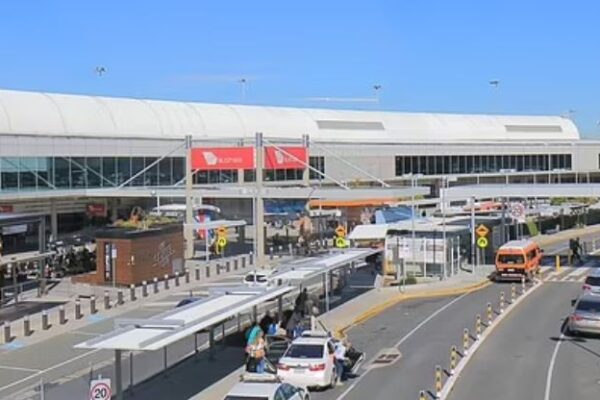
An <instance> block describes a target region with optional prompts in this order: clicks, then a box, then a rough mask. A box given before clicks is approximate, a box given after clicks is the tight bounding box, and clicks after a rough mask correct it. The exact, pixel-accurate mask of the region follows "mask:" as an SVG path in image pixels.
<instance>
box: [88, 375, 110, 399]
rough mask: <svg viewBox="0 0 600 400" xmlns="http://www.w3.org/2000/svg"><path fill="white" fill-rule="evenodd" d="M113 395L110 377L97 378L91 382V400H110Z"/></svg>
mask: <svg viewBox="0 0 600 400" xmlns="http://www.w3.org/2000/svg"><path fill="white" fill-rule="evenodd" d="M111 397H112V390H111V389H110V379H96V380H93V381H91V382H90V400H110V398H111Z"/></svg>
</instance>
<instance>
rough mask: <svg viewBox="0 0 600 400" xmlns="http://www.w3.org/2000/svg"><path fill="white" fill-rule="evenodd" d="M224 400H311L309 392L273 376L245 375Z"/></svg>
mask: <svg viewBox="0 0 600 400" xmlns="http://www.w3.org/2000/svg"><path fill="white" fill-rule="evenodd" d="M224 400H310V395H309V394H308V390H306V389H305V388H299V387H296V386H292V385H290V384H289V383H283V382H281V380H280V379H279V378H278V377H277V376H275V375H271V374H253V373H249V374H244V375H242V380H241V382H240V383H238V384H236V385H235V386H234V387H233V388H232V389H231V390H230V391H229V393H228V394H227V396H225V399H224Z"/></svg>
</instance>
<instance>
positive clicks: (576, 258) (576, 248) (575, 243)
mask: <svg viewBox="0 0 600 400" xmlns="http://www.w3.org/2000/svg"><path fill="white" fill-rule="evenodd" d="M569 246H570V247H571V255H572V257H573V259H572V261H573V264H575V262H581V255H580V254H579V252H580V251H581V243H580V242H579V238H575V239H571V240H569Z"/></svg>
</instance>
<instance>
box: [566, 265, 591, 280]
mask: <svg viewBox="0 0 600 400" xmlns="http://www.w3.org/2000/svg"><path fill="white" fill-rule="evenodd" d="M590 270H591V268H589V267H587V268H586V267H580V268H577V269H575V271H573V272H571V273H570V274H569V275H567V276H566V277H565V279H567V280H569V279H570V280H577V279H579V278H581V277H582V276H583V275H585V274H587V273H589V272H590Z"/></svg>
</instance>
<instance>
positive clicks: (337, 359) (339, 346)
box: [333, 340, 346, 386]
mask: <svg viewBox="0 0 600 400" xmlns="http://www.w3.org/2000/svg"><path fill="white" fill-rule="evenodd" d="M333 361H334V363H335V373H336V375H337V385H338V386H342V385H343V381H344V380H345V379H346V367H345V365H346V346H344V342H343V341H341V340H340V341H339V342H337V343H336V344H335V350H334V352H333Z"/></svg>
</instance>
